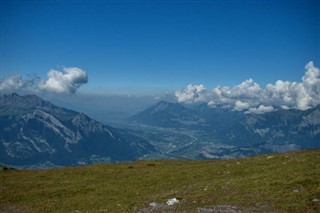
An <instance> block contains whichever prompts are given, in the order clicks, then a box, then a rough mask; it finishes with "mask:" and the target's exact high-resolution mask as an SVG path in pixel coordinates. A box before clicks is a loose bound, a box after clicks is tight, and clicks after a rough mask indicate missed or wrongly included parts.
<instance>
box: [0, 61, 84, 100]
mask: <svg viewBox="0 0 320 213" xmlns="http://www.w3.org/2000/svg"><path fill="white" fill-rule="evenodd" d="M47 76H48V79H47V80H42V79H40V78H39V77H37V76H35V77H31V78H29V79H23V78H22V76H21V75H19V74H16V75H12V76H10V77H8V78H6V79H3V80H1V81H0V91H6V92H13V91H19V90H20V91H21V90H25V91H49V92H56V93H67V94H73V93H75V92H76V91H77V89H78V88H79V87H80V86H82V85H83V84H86V83H87V82H88V75H87V73H86V72H85V71H84V70H82V69H80V68H77V67H66V68H63V72H60V71H57V70H53V69H52V70H50V71H49V72H48V73H47Z"/></svg>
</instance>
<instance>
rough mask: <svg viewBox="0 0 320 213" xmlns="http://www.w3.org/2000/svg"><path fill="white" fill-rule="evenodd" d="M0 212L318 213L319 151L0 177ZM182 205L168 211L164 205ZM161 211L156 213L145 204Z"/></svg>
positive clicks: (12, 172) (0, 173) (8, 172)
mask: <svg viewBox="0 0 320 213" xmlns="http://www.w3.org/2000/svg"><path fill="white" fill-rule="evenodd" d="M0 178H1V185H0V186H1V188H0V192H1V193H0V208H2V210H4V211H8V209H9V210H10V209H13V210H20V211H22V212H28V211H30V212H138V211H146V212H156V211H159V212H166V211H169V212H172V211H173V212H196V211H197V210H198V209H199V208H207V209H210V208H215V207H217V206H235V207H237V208H238V209H240V210H245V211H246V210H247V211H252V212H254V211H256V212H263V211H276V212H277V211H279V212H319V211H320V201H319V200H320V150H314V151H303V152H291V153H285V154H273V155H272V156H271V157H270V155H262V156H257V157H252V158H244V159H232V160H215V161H213V160H212V161H194V160H190V161H180V160H155V161H137V162H132V163H119V164H96V165H90V166H81V167H69V168H58V169H49V170H6V171H0ZM173 197H175V198H177V199H179V200H180V203H179V204H176V205H174V206H172V207H169V206H167V205H166V201H167V200H168V199H169V198H173ZM152 202H154V203H157V204H159V206H160V207H159V208H157V209H153V207H151V206H150V203H152Z"/></svg>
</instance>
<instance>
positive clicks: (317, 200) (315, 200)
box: [312, 198, 320, 203]
mask: <svg viewBox="0 0 320 213" xmlns="http://www.w3.org/2000/svg"><path fill="white" fill-rule="evenodd" d="M312 202H315V203H318V202H320V200H319V199H317V198H315V199H313V200H312Z"/></svg>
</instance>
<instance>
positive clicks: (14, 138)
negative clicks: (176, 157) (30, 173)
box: [0, 94, 155, 166]
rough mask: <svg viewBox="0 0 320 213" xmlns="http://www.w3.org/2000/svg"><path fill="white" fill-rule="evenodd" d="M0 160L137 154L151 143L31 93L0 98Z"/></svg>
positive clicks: (61, 160) (67, 161)
mask: <svg viewBox="0 0 320 213" xmlns="http://www.w3.org/2000/svg"><path fill="white" fill-rule="evenodd" d="M0 106H1V108H0V152H1V153H0V154H1V158H0V162H1V163H4V164H8V165H13V166H27V165H28V166H30V165H31V166H34V165H41V164H42V165H44V166H50V165H52V164H53V165H61V166H66V165H78V164H86V163H92V162H95V161H97V160H98V161H100V162H101V161H108V162H114V161H128V160H136V159H138V158H139V157H141V156H143V155H144V154H146V153H150V152H154V151H155V148H154V147H153V146H152V145H150V144H149V143H148V142H146V141H144V140H143V139H141V138H139V137H136V136H133V135H130V134H128V133H126V132H125V131H123V130H118V129H115V128H112V127H110V126H106V125H102V124H101V123H99V122H97V121H95V120H93V119H91V118H89V117H88V116H87V115H85V114H83V113H79V112H75V111H72V110H68V109H64V108H61V107H58V106H55V105H53V104H51V103H50V102H48V101H44V100H43V99H41V98H39V97H37V96H35V95H27V96H19V95H17V94H11V95H4V96H1V98H0Z"/></svg>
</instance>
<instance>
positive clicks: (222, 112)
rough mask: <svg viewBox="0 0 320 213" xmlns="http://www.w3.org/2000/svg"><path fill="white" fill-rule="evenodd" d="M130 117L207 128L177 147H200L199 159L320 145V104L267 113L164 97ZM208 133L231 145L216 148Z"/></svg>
mask: <svg viewBox="0 0 320 213" xmlns="http://www.w3.org/2000/svg"><path fill="white" fill-rule="evenodd" d="M165 106H166V107H165ZM130 120H131V121H132V122H136V123H142V124H146V125H151V126H155V127H162V128H164V127H171V128H172V127H173V128H175V129H177V130H184V131H186V132H188V131H189V132H192V131H198V130H199V131H198V132H200V131H202V132H204V133H205V135H206V138H205V139H204V138H201V136H200V137H198V136H199V134H201V133H198V135H197V137H198V138H197V139H198V140H196V141H195V143H196V144H195V143H193V144H190V146H189V147H188V146H184V147H183V149H181V150H176V151H175V153H176V154H178V155H183V154H184V153H185V151H186V150H189V151H190V150H192V149H198V153H199V156H198V158H200V159H202V158H210V156H211V157H213V158H216V157H218V156H225V155H228V154H230V153H231V152H232V153H231V156H236V157H237V156H245V155H256V154H262V153H269V152H284V151H290V150H299V149H312V148H320V106H317V107H315V108H312V109H309V110H306V111H301V110H296V109H288V110H286V109H281V108H276V110H275V111H272V112H267V113H264V114H254V113H250V114H246V113H243V112H239V111H234V110H231V109H227V108H223V107H214V108H213V107H210V106H208V105H207V104H200V105H194V106H192V107H191V106H188V107H185V106H183V105H182V104H179V103H168V102H163V101H161V102H159V103H157V104H155V105H153V106H151V107H149V108H147V109H146V110H144V111H142V112H140V113H138V114H136V115H134V116H132V117H131V118H130ZM208 137H209V138H210V139H211V140H212V141H215V142H217V143H221V144H225V145H230V146H231V147H232V148H223V149H217V148H216V147H215V145H210V142H207V138H208ZM202 142H203V143H202ZM244 150H245V151H244ZM192 151H194V150H192ZM226 153H228V154H226ZM206 156H207V157H206Z"/></svg>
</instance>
